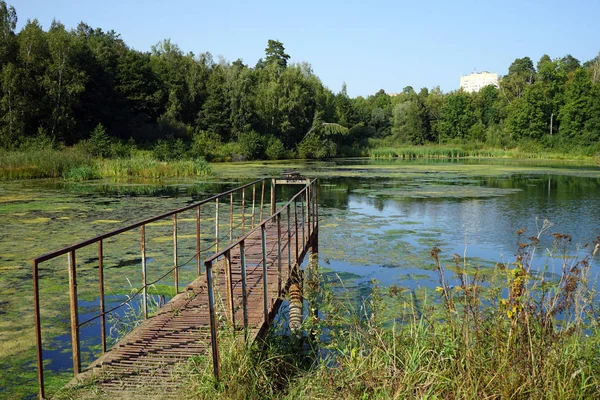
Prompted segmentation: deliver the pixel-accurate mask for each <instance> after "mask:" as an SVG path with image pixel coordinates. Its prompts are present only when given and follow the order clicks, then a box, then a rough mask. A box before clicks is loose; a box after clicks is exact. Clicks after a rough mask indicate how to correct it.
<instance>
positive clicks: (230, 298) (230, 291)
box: [225, 250, 235, 329]
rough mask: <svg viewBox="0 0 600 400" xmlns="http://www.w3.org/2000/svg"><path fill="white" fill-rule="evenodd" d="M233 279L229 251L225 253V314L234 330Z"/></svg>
mask: <svg viewBox="0 0 600 400" xmlns="http://www.w3.org/2000/svg"><path fill="white" fill-rule="evenodd" d="M232 281H233V279H232V277H231V250H227V251H226V252H225V284H226V288H225V291H226V293H227V314H228V315H229V322H230V323H231V324H232V325H233V328H234V329H235V310H234V309H233V288H232V284H233V282H232Z"/></svg>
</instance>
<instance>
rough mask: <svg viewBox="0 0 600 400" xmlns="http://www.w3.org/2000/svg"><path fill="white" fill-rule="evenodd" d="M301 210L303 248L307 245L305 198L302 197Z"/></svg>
mask: <svg viewBox="0 0 600 400" xmlns="http://www.w3.org/2000/svg"><path fill="white" fill-rule="evenodd" d="M300 210H301V211H302V218H301V222H302V248H303V249H304V246H305V245H306V235H305V232H304V196H300Z"/></svg>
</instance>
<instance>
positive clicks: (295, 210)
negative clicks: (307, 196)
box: [294, 198, 298, 264]
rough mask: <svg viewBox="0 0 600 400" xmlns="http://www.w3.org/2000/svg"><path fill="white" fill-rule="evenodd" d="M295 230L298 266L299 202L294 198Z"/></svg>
mask: <svg viewBox="0 0 600 400" xmlns="http://www.w3.org/2000/svg"><path fill="white" fill-rule="evenodd" d="M294 230H295V231H296V232H295V237H296V264H298V202H297V200H296V198H294Z"/></svg>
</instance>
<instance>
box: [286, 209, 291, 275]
mask: <svg viewBox="0 0 600 400" xmlns="http://www.w3.org/2000/svg"><path fill="white" fill-rule="evenodd" d="M286 208H287V239H288V240H287V249H288V276H290V275H291V273H292V226H291V218H290V205H289V204H288V205H287V207H286Z"/></svg>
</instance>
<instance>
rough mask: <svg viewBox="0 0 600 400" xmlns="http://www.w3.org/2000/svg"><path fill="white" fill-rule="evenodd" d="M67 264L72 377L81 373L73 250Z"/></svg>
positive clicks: (75, 271)
mask: <svg viewBox="0 0 600 400" xmlns="http://www.w3.org/2000/svg"><path fill="white" fill-rule="evenodd" d="M68 263H69V305H70V311H71V348H72V350H73V375H77V374H79V372H80V371H81V355H80V354H79V326H78V324H79V321H78V311H79V310H78V309H77V268H76V265H75V250H73V251H70V252H69V254H68Z"/></svg>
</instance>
